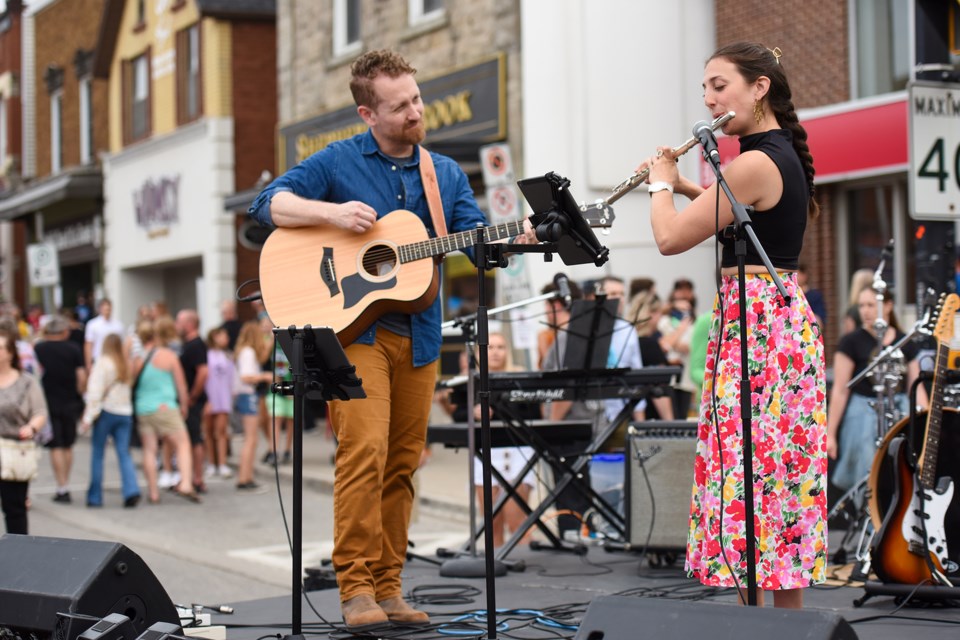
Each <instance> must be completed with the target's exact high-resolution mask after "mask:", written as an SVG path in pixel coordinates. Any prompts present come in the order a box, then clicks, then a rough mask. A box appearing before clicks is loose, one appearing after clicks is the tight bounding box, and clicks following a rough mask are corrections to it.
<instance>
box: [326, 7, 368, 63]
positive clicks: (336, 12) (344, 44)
mask: <svg viewBox="0 0 960 640" xmlns="http://www.w3.org/2000/svg"><path fill="white" fill-rule="evenodd" d="M351 7H353V8H355V10H356V20H357V37H356V39H355V40H348V38H349V37H350V34H349V33H348V30H349V26H350V8H351ZM362 9H363V7H362V5H361V2H360V0H333V34H332V36H333V38H332V42H333V46H332V49H333V51H332V53H333V57H334V58H342V57H346V56H351V55H354V54H357V53H360V50H361V49H362V48H363V36H362V35H361V34H362V33H363V22H362V18H363V11H362Z"/></svg>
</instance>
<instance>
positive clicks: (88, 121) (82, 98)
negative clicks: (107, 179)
mask: <svg viewBox="0 0 960 640" xmlns="http://www.w3.org/2000/svg"><path fill="white" fill-rule="evenodd" d="M77 100H78V102H79V107H80V108H79V111H80V114H79V116H80V164H81V165H85V164H91V163H92V162H93V78H92V77H91V76H84V77H82V78H80V79H79V80H77Z"/></svg>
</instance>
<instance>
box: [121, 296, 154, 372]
mask: <svg viewBox="0 0 960 640" xmlns="http://www.w3.org/2000/svg"><path fill="white" fill-rule="evenodd" d="M153 310H154V306H153V305H152V304H142V305H140V306H139V307H137V319H136V321H135V322H134V323H133V324H132V325H130V326H129V327H127V331H126V334H125V335H126V338H125V339H124V341H123V352H124V353H125V354H126V355H127V360H128V361H129V362H130V363H131V365H132V364H133V362H134V360H136V359H137V358H142V357H143V356H144V353H145V351H144V350H143V343H142V342H140V336H138V335H137V327H139V326H140V323H141V322H148V323H153V321H154V320H156V319H157V316H156V315H154V312H153Z"/></svg>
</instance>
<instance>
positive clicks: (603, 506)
mask: <svg viewBox="0 0 960 640" xmlns="http://www.w3.org/2000/svg"><path fill="white" fill-rule="evenodd" d="M624 400H625V401H626V404H624V406H623V408H622V409H621V410H620V412H619V413H618V414H617V416H616V417H615V418H614V419H613V420H611V421H610V424H608V425H607V426H606V427H605V428H604V429H603V431H602V432H601V433H600V434H598V435H597V437H595V438H594V439H593V440H591V441H590V444H589V445H588V446H587V448H586V449H585V450H584V451H583V453H579V454H576V459H575V460H572V461H570V460H569V459H568V457H567V456H565V455H560V454H557V453H556V452H554V450H553V449H552V448H551V447H550V445H549V444H548V443H546V442H545V441H544V440H543V439H542V438H541V437H540V436H539V435H538V434H537V433H536V431H534V430H533V429H530V428H528V427H527V426H526V424H525V422H524V421H523V420H520V419H515V418H511V419H510V422H511V423H513V424H514V426H516V427H517V433H518V435H520V437H521V439H522V440H524V443H525V444H528V445H529V446H531V447H533V449H534V451H535V452H536V453H537V454H539V457H540V458H543V459H544V460H545V461H546V462H547V463H548V464H550V466H551V467H553V468H554V470H556V471H558V472H559V473H562V474H563V475H562V476H561V477H560V478H559V479H558V480H557V481H556V483H555V484H554V487H553V489H551V490H550V492H549V493H548V494H547V496H546V497H545V498H544V499H543V500H542V501H541V502H540V504H539V505H537V508H536V509H533V510H530V511H529V512H528V514H527V518H526V520H524V521H523V523H522V524H521V525H520V527H519V529H517V531H515V532H513V534H512V535H511V536H510V539H509V540H507V541H506V542H505V543H504V544H503V546H502V547H500V548H499V549H498V550H497V553H496V556H495V558H496V559H497V560H501V561H502V560H503V559H504V558H506V557H507V555H509V554H510V552H511V551H512V550H513V548H514V547H516V546H517V544H518V543H519V542H520V540H522V539H523V536H524V535H526V533H527V531H529V530H530V527H532V526H533V525H534V524H536V525H537V526H538V527H539V528H540V530H541V531H542V530H544V526H543V523H542V521H541V520H540V517H541V516H542V515H543V514H544V513H545V512H546V511H547V509H549V508H551V507H553V506H554V505H555V504H556V502H557V497H558V496H559V495H560V494H561V493H562V492H563V490H564V489H566V488H567V486H568V485H572V486H573V487H574V489H576V490H577V491H579V492H580V493H582V494H583V495H584V496H586V497H587V498H589V500H590V503H591V505H592V506H593V507H594V508H595V509H596V510H597V511H599V512H600V513H601V514H602V515H603V516H604V517H605V518H606V519H607V521H608V522H609V523H610V525H611V526H612V527H613V528H614V529H615V530H616V531H617V533H619V534H620V535H621V536H622V537H623V539H624V540H626V539H627V530H626V527H627V523H626V519H625V518H624V516H623V515H621V514H620V512H619V511H617V509H616V508H614V507H613V506H612V505H611V504H610V503H609V502H607V501H606V500H605V499H604V498H603V496H601V495H600V494H598V493H597V492H596V491H594V490H593V488H592V487H590V484H589V482H586V481H585V479H584V477H583V469H584V467H585V466H586V465H587V463H588V462H589V461H590V459H591V458H592V457H593V455H594V454H595V453H597V452H598V451H599V450H600V447H601V446H603V444H604V443H605V442H606V441H607V439H609V438H610V436H611V435H613V433H614V432H615V431H616V430H617V429H618V428H619V427H620V426H621V425H622V424H624V423H627V422H629V421H630V420H631V418H632V417H633V410H634V407H636V406H637V403H638V402H640V400H641V396H640V395H637V396H634V397H628V398H624ZM496 407H497V410H498V411H499V412H500V415H501V416H503V417H505V419H506V416H508V415H509V414H510V406H509V404H508V403H498V404H497V405H496ZM520 477H521V478H522V477H523V476H520ZM521 503H522V501H521ZM521 508H524V507H523V504H522V505H521ZM528 509H529V506H526V507H525V508H524V511H527V510H528ZM548 539H549V540H550V542H551V543H552V547H547V548H553V549H556V550H558V551H570V550H571V549H570V547H569V546H567V545H565V544H564V542H563V541H562V540H560V539H559V538H557V537H556V536H555V535H552V534H551V535H550V536H548ZM540 548H543V547H542V546H541V547H540ZM575 551H576V552H579V550H578V549H575Z"/></svg>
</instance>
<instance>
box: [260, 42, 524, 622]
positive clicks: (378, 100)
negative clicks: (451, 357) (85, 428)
mask: <svg viewBox="0 0 960 640" xmlns="http://www.w3.org/2000/svg"><path fill="white" fill-rule="evenodd" d="M414 73H415V69H414V68H413V67H411V66H410V64H409V63H408V62H407V61H406V60H404V59H403V58H402V57H400V56H399V55H398V54H396V53H394V52H390V51H370V52H367V53H365V54H363V55H362V56H360V58H358V59H357V60H356V61H355V62H354V63H353V66H352V67H351V82H350V87H351V91H352V92H353V96H354V101H355V102H356V104H357V112H358V114H359V115H360V117H361V118H362V119H363V121H364V123H366V124H367V125H368V126H369V129H368V130H367V131H366V132H364V133H361V134H358V135H356V136H354V137H352V138H350V139H347V140H343V141H339V142H334V143H332V144H330V145H328V146H327V147H325V148H324V149H323V150H321V151H319V152H317V153H316V154H314V155H312V156H310V157H309V158H307V159H306V160H304V161H303V162H302V163H300V164H299V165H297V166H296V167H294V168H293V169H291V170H290V171H288V172H287V173H286V174H284V175H282V176H280V177H279V178H277V179H276V180H275V181H274V182H272V183H271V184H270V185H268V186H267V187H266V189H264V190H263V191H262V192H261V194H260V195H259V196H258V197H257V199H256V200H255V201H254V203H253V206H252V207H251V209H250V213H251V215H252V216H253V217H254V218H256V219H257V220H259V221H260V222H261V223H263V224H272V225H276V226H281V227H297V226H304V225H317V224H322V225H329V226H330V227H331V229H336V230H338V232H339V231H346V232H354V233H360V234H363V233H365V232H368V231H369V230H370V229H371V228H372V227H373V226H374V225H375V223H376V222H377V219H378V218H380V217H382V216H387V215H390V213H391V212H392V211H393V210H395V209H398V208H403V209H407V210H410V211H413V212H414V213H415V214H416V215H418V216H419V217H420V219H421V220H422V221H423V223H424V226H426V227H427V228H428V229H433V221H432V217H431V215H430V210H429V207H428V204H427V192H426V191H425V190H424V183H425V182H424V181H423V180H422V178H421V173H420V171H421V163H425V165H426V166H425V167H424V171H427V172H429V169H428V168H427V167H429V165H430V164H432V165H433V166H434V168H435V174H436V175H435V180H433V179H429V180H427V181H426V183H427V185H428V188H430V189H432V188H435V187H436V186H437V185H439V196H440V198H439V199H440V201H441V202H442V209H443V213H442V214H441V213H440V211H439V210H438V209H437V208H436V207H434V213H436V214H437V217H438V219H440V216H441V215H442V219H443V220H444V222H445V225H444V226H446V227H447V228H448V229H449V230H450V232H459V231H465V230H468V229H474V228H476V226H477V225H478V224H484V223H485V222H486V218H485V216H484V214H483V212H482V211H481V210H480V208H479V207H478V206H477V203H476V200H475V199H474V196H473V191H472V190H471V188H470V184H469V181H468V180H467V177H466V175H465V174H464V173H463V171H462V170H461V169H460V168H459V166H458V165H457V164H456V162H454V161H453V160H452V159H450V158H447V157H445V156H441V155H439V154H435V153H429V152H426V151H425V150H422V149H421V147H420V146H419V144H420V143H421V142H422V141H423V139H424V136H425V130H424V119H423V109H424V105H423V101H422V99H421V95H420V89H419V88H418V86H417V82H416V80H415V79H414ZM431 159H432V162H430V160H431ZM397 194H404V195H399V196H398V195H397ZM433 231H434V233H435V234H437V233H442V232H443V231H442V230H439V229H433ZM373 233H376V231H374V232H373ZM528 233H529V229H528ZM521 237H529V236H521ZM440 320H441V306H440V300H439V298H437V299H435V300H434V301H433V303H432V304H431V305H430V306H429V307H427V308H426V309H425V310H423V311H421V312H419V313H414V314H407V313H391V314H387V315H385V316H382V317H380V318H379V319H378V320H377V321H376V322H375V323H374V324H372V325H371V326H370V327H369V328H368V329H367V330H366V331H365V332H364V333H363V334H362V335H361V336H360V337H359V338H358V339H357V340H356V341H355V342H353V344H350V345H349V346H347V347H346V351H347V357H348V359H349V360H350V362H351V363H352V364H354V365H355V366H356V367H357V376H358V377H360V378H362V379H363V385H364V389H365V390H366V392H367V398H366V399H364V400H359V401H357V400H351V401H335V402H331V403H330V406H329V412H330V416H331V419H332V423H333V425H334V429H335V432H336V437H337V441H338V443H339V444H338V447H337V453H336V476H335V480H334V502H335V507H334V520H335V534H334V538H335V539H334V550H333V566H334V569H335V570H336V572H337V580H338V583H339V588H340V599H341V609H342V612H343V616H344V623H345V624H346V625H347V626H348V627H350V628H356V627H358V626H361V627H363V626H368V625H378V624H383V623H385V622H387V621H388V620H389V621H393V622H397V623H404V624H426V623H428V622H429V617H428V616H427V614H426V613H424V612H422V611H417V610H415V609H414V608H413V607H411V606H410V605H409V604H408V603H407V602H406V601H405V600H404V599H403V596H402V588H401V576H400V574H401V571H402V569H403V564H404V560H405V554H406V547H407V528H408V523H409V518H410V511H411V508H412V505H413V500H414V496H413V488H412V487H413V483H412V477H413V474H414V472H415V471H416V469H417V467H418V465H419V463H420V457H421V455H422V453H423V450H424V442H425V440H426V430H427V423H428V419H429V414H430V408H431V405H432V398H433V390H434V385H435V383H436V379H437V361H438V359H439V356H440V342H441V336H440ZM358 504H363V505H365V506H366V508H364V509H357V508H356V505H358Z"/></svg>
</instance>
